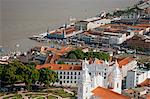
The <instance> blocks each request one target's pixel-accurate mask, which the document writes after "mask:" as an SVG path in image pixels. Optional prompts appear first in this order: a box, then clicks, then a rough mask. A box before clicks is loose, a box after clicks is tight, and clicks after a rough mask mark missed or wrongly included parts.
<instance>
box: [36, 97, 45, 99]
mask: <svg viewBox="0 0 150 99" xmlns="http://www.w3.org/2000/svg"><path fill="white" fill-rule="evenodd" d="M37 99H45V98H44V97H39V98H37Z"/></svg>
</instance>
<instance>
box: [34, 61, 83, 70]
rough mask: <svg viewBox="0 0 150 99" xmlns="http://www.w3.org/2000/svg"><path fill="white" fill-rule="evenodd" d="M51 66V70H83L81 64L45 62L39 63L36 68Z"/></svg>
mask: <svg viewBox="0 0 150 99" xmlns="http://www.w3.org/2000/svg"><path fill="white" fill-rule="evenodd" d="M42 68H49V69H51V70H82V66H80V65H67V64H50V63H48V64H44V65H37V66H36V69H42Z"/></svg>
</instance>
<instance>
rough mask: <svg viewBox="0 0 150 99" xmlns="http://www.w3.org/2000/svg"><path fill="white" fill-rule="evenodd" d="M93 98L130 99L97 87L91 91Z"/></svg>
mask: <svg viewBox="0 0 150 99" xmlns="http://www.w3.org/2000/svg"><path fill="white" fill-rule="evenodd" d="M92 92H93V93H94V94H93V95H94V96H98V97H100V98H102V99H112V97H113V99H130V98H129V97H127V96H124V95H122V94H119V93H116V92H114V91H111V90H109V89H106V88H103V87H100V86H99V87H97V88H95V89H94V90H93V91H92Z"/></svg>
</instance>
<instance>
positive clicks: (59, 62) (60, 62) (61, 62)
mask: <svg viewBox="0 0 150 99" xmlns="http://www.w3.org/2000/svg"><path fill="white" fill-rule="evenodd" d="M57 64H65V63H64V62H63V61H58V63H57Z"/></svg>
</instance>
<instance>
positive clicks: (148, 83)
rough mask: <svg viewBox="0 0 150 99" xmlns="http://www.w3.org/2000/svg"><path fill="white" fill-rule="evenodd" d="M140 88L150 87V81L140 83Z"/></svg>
mask: <svg viewBox="0 0 150 99" xmlns="http://www.w3.org/2000/svg"><path fill="white" fill-rule="evenodd" d="M139 86H141V87H142V86H150V79H146V80H145V81H144V82H142V83H140V84H139Z"/></svg>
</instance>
